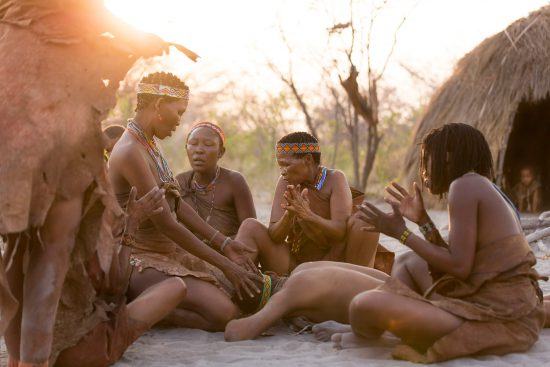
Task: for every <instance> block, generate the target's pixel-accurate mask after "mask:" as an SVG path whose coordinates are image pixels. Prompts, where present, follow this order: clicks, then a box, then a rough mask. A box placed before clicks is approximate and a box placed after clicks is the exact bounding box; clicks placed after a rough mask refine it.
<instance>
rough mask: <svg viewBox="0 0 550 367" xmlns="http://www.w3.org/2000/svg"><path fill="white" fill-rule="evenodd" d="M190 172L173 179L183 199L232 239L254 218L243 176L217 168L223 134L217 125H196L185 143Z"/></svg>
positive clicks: (200, 123)
mask: <svg viewBox="0 0 550 367" xmlns="http://www.w3.org/2000/svg"><path fill="white" fill-rule="evenodd" d="M186 150H187V158H188V159H189V163H190V165H191V168H192V169H191V170H190V171H187V172H184V173H181V174H179V175H178V176H176V179H177V180H178V182H179V185H180V187H181V192H182V197H183V200H185V201H186V202H187V203H188V204H189V205H190V206H191V207H192V208H193V209H195V211H196V212H197V213H198V214H199V215H200V216H201V218H202V219H204V220H205V221H206V222H207V223H208V224H210V225H211V226H212V227H214V228H215V229H217V230H219V231H220V232H221V233H222V234H223V235H225V236H229V237H232V238H235V235H236V234H237V231H238V230H239V227H240V225H241V223H242V222H243V221H244V220H245V219H247V218H256V210H255V209H254V202H253V200H252V194H251V192H250V188H249V187H248V184H247V183H246V180H245V179H244V177H243V175H242V174H240V173H239V172H236V171H232V170H229V169H227V168H224V167H220V166H219V165H218V161H219V160H220V158H221V157H223V155H224V153H225V134H224V132H223V130H222V129H221V128H220V127H219V126H218V125H216V124H214V123H211V122H199V123H197V124H195V125H194V126H193V127H192V128H191V130H190V131H189V134H188V135H187V139H186Z"/></svg>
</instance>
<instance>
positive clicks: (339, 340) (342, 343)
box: [331, 332, 372, 349]
mask: <svg viewBox="0 0 550 367" xmlns="http://www.w3.org/2000/svg"><path fill="white" fill-rule="evenodd" d="M331 339H332V342H333V343H334V348H336V349H350V348H363V347H366V346H368V345H369V341H372V340H371V339H366V338H362V337H360V336H358V335H355V334H354V333H353V332H350V333H336V334H334V335H332V338H331Z"/></svg>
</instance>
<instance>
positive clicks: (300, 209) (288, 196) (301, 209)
mask: <svg viewBox="0 0 550 367" xmlns="http://www.w3.org/2000/svg"><path fill="white" fill-rule="evenodd" d="M307 194H308V190H307V189H303V190H302V192H300V191H299V190H298V188H297V187H296V186H294V185H288V186H287V191H285V193H284V197H285V200H286V201H287V203H288V204H287V205H285V207H284V208H285V209H286V210H288V211H289V212H290V213H293V214H295V215H296V216H297V217H298V218H299V219H301V220H309V219H311V218H312V217H313V212H312V211H311V208H310V207H309V199H308V197H307Z"/></svg>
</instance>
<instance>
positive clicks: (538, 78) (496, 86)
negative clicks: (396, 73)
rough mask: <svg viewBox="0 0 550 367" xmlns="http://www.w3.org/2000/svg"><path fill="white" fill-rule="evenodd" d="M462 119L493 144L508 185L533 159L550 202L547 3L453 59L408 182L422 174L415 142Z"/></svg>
mask: <svg viewBox="0 0 550 367" xmlns="http://www.w3.org/2000/svg"><path fill="white" fill-rule="evenodd" d="M450 122H465V123H468V124H471V125H473V126H475V127H476V128H478V129H480V130H481V131H482V132H483V133H484V134H485V136H486V137H487V140H488V142H489V145H490V146H491V151H492V153H493V157H494V160H495V167H494V168H495V173H496V181H497V183H498V184H500V185H502V186H503V187H504V188H505V189H510V188H511V187H512V186H513V185H514V184H515V183H516V182H517V181H518V171H519V169H520V168H521V167H522V166H525V165H530V166H532V167H534V168H535V170H536V171H537V173H538V175H539V177H540V180H541V181H542V185H543V187H544V189H543V190H544V203H545V207H550V6H545V7H543V8H541V9H539V10H538V11H535V12H533V13H531V14H530V15H529V16H527V17H525V18H522V19H519V20H517V21H515V22H514V23H512V24H511V25H510V26H508V28H506V29H505V30H504V31H502V32H500V33H498V34H496V35H494V36H492V37H489V38H487V39H485V40H484V41H483V42H481V44H479V45H478V46H477V47H476V48H474V49H473V50H472V51H471V52H469V53H468V54H467V55H466V56H464V57H463V58H462V59H461V60H460V61H459V62H458V64H457V65H456V68H455V70H454V73H453V75H452V76H451V77H450V78H449V79H448V80H447V81H446V82H445V83H444V84H443V85H442V86H441V87H440V88H439V89H438V90H437V92H436V93H435V95H434V96H433V97H432V99H431V101H430V104H429V106H428V108H427V110H426V113H425V115H424V117H423V118H422V119H421V120H420V122H419V125H418V126H417V129H416V132H415V137H414V143H415V144H413V146H412V147H411V149H410V150H409V152H408V155H407V158H406V161H405V170H406V175H407V178H408V179H409V181H412V180H417V179H418V153H419V151H418V146H417V143H419V142H420V141H421V139H422V137H423V136H424V135H425V134H426V133H427V132H428V131H430V130H431V129H432V128H435V127H439V126H441V125H443V124H445V123H450Z"/></svg>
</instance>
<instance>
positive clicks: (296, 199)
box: [289, 171, 352, 244]
mask: <svg viewBox="0 0 550 367" xmlns="http://www.w3.org/2000/svg"><path fill="white" fill-rule="evenodd" d="M332 178H333V180H334V181H333V186H332V187H333V188H332V193H331V195H330V219H326V218H323V217H321V216H320V215H317V214H316V213H314V212H313V211H312V210H311V209H310V208H309V200H308V198H307V195H308V191H307V189H306V190H304V191H302V192H301V193H300V192H298V190H297V189H296V188H293V189H291V192H290V198H289V204H290V205H289V210H290V211H294V212H295V214H296V216H297V217H298V218H300V219H301V221H300V225H301V226H302V228H303V229H304V231H306V230H307V231H309V232H310V233H311V234H312V235H313V236H315V238H312V239H313V240H316V239H317V240H320V241H322V240H321V237H323V238H324V242H325V243H326V244H329V243H337V242H340V241H342V240H343V239H344V238H345V236H346V223H347V219H348V218H349V216H350V215H351V205H352V198H351V191H350V189H349V185H348V182H347V180H346V176H345V175H344V174H343V173H342V172H340V171H334V172H333V173H332ZM306 228H307V229H306Z"/></svg>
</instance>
